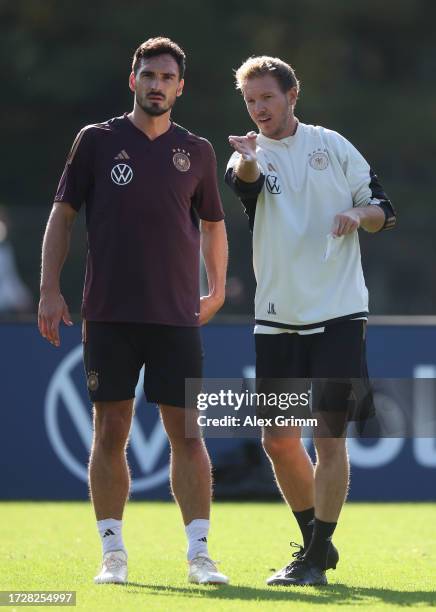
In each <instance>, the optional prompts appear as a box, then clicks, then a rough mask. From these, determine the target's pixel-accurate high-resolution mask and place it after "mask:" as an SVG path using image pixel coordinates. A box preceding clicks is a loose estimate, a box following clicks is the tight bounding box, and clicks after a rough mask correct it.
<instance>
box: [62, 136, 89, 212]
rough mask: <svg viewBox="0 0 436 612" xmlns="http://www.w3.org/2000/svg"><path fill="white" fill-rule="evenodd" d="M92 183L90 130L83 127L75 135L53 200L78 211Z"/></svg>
mask: <svg viewBox="0 0 436 612" xmlns="http://www.w3.org/2000/svg"><path fill="white" fill-rule="evenodd" d="M92 183H93V140H92V130H91V129H90V127H89V126H87V127H84V128H83V129H82V130H80V132H79V133H78V134H77V136H76V139H75V140H74V142H73V146H72V147H71V150H70V152H69V154H68V158H67V162H66V164H65V168H64V171H63V173H62V176H61V179H60V181H59V185H58V188H57V191H56V195H55V198H54V201H55V202H66V203H68V204H71V206H72V207H73V208H74V209H75V210H77V211H79V210H80V207H81V206H82V204H83V202H85V201H86V199H87V197H88V194H89V192H90V189H91V187H92Z"/></svg>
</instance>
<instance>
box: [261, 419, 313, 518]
mask: <svg viewBox="0 0 436 612" xmlns="http://www.w3.org/2000/svg"><path fill="white" fill-rule="evenodd" d="M300 436H301V429H300V428H299V427H289V428H286V429H284V430H283V428H280V430H278V429H277V428H268V429H265V430H264V434H263V447H264V449H265V452H266V454H267V455H268V457H269V458H270V460H271V464H272V467H273V470H274V474H275V477H276V480H277V484H278V487H279V489H280V491H281V493H282V495H283V498H284V499H285V501H286V502H287V504H288V505H289V506H290V508H291V509H292V510H293V511H294V512H299V511H301V510H306V509H307V508H313V506H314V471H313V465H312V461H311V460H310V457H309V455H308V454H307V452H306V449H305V448H304V445H303V443H302V442H301V439H300Z"/></svg>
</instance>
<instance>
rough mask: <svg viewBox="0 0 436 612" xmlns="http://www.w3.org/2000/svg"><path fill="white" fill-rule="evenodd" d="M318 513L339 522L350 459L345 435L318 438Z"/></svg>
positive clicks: (316, 442)
mask: <svg viewBox="0 0 436 612" xmlns="http://www.w3.org/2000/svg"><path fill="white" fill-rule="evenodd" d="M314 442H315V447H316V453H317V458H318V461H317V465H316V470H315V516H316V518H318V519H320V520H321V521H325V522H326V523H336V522H337V520H338V518H339V514H340V512H341V509H342V506H343V505H344V502H345V499H346V497H347V492H348V483H349V461H348V454H347V447H346V439H345V438H315V440H314Z"/></svg>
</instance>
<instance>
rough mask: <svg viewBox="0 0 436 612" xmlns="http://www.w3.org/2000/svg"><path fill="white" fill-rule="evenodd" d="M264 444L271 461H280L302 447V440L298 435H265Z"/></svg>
mask: <svg viewBox="0 0 436 612" xmlns="http://www.w3.org/2000/svg"><path fill="white" fill-rule="evenodd" d="M262 445H263V448H264V451H265V452H266V454H267V455H268V457H269V458H270V459H271V461H280V459H282V458H284V457H288V456H289V455H294V454H295V453H298V452H300V450H301V449H302V443H301V440H300V438H297V437H295V438H294V437H284V436H264V438H263V440H262Z"/></svg>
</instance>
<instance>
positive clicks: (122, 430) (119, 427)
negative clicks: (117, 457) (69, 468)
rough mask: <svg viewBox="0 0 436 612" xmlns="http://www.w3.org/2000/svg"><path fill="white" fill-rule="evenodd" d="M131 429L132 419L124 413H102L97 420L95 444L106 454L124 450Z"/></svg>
mask: <svg viewBox="0 0 436 612" xmlns="http://www.w3.org/2000/svg"><path fill="white" fill-rule="evenodd" d="M129 431H130V419H129V418H127V417H126V415H123V414H122V413H120V414H117V413H111V414H102V415H100V416H99V418H98V419H97V418H96V420H95V440H94V444H95V446H97V447H98V448H99V449H100V450H103V452H105V453H106V454H118V453H120V452H121V451H124V449H125V447H126V444H127V439H128V437H129Z"/></svg>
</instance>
